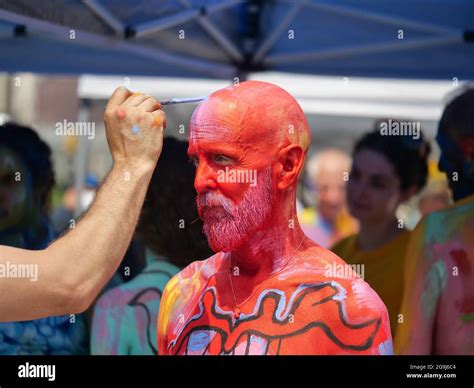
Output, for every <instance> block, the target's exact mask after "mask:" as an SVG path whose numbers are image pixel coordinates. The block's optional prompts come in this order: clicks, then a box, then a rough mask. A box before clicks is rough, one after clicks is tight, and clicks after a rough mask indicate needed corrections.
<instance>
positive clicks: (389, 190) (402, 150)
mask: <svg viewBox="0 0 474 388" xmlns="http://www.w3.org/2000/svg"><path fill="white" fill-rule="evenodd" d="M384 123H385V124H384ZM387 123H390V125H394V124H393V123H395V121H394V120H380V121H378V123H377V124H376V129H375V130H374V131H372V132H369V133H367V134H365V135H364V136H363V137H362V138H361V139H360V140H359V141H358V142H357V143H356V145H355V147H354V151H353V163H352V169H351V172H350V175H349V182H348V184H347V199H348V206H349V210H350V212H351V214H352V215H353V216H354V217H355V218H356V219H357V220H358V221H359V225H360V230H359V233H357V234H353V235H351V236H349V237H347V238H345V239H343V240H341V241H340V242H339V243H337V244H336V245H335V246H333V248H332V251H333V252H335V253H336V254H337V255H338V256H340V257H342V258H343V259H344V260H345V261H346V262H347V263H348V264H349V265H355V268H356V271H357V272H358V273H359V275H361V276H362V277H363V278H364V280H365V281H367V283H369V284H370V285H371V286H372V288H373V289H374V290H375V291H376V292H377V293H378V294H379V296H380V298H381V299H382V301H383V302H384V303H385V305H386V306H387V310H388V312H389V316H390V326H391V328H392V336H393V337H395V335H396V331H397V326H398V314H399V312H400V304H401V299H402V292H403V291H402V290H403V276H404V274H403V268H404V257H405V252H406V248H407V245H408V242H409V234H410V232H409V231H408V230H407V229H405V228H404V225H403V222H402V221H401V220H398V219H397V216H396V211H397V208H398V206H399V205H400V204H402V203H403V202H405V201H407V200H408V199H410V198H411V197H412V196H413V195H415V194H416V193H417V192H418V191H420V190H421V189H422V188H423V186H424V185H425V183H426V181H427V176H428V165H427V158H428V154H429V152H430V146H429V144H428V143H427V142H426V141H425V139H424V137H423V135H422V133H421V131H419V132H418V136H415V135H412V136H408V135H386V134H384V133H383V131H382V128H383V126H384V125H387ZM396 123H398V124H397V125H399V126H401V125H402V124H403V123H402V122H401V121H396Z"/></svg>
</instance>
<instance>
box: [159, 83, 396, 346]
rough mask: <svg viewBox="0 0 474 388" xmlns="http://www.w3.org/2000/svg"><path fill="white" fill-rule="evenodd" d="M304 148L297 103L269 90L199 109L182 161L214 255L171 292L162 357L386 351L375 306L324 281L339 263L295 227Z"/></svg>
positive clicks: (354, 289) (305, 130)
mask: <svg viewBox="0 0 474 388" xmlns="http://www.w3.org/2000/svg"><path fill="white" fill-rule="evenodd" d="M309 142H310V129H309V126H308V123H307V120H306V118H305V116H304V113H303V111H302V110H301V107H300V106H299V105H298V103H297V102H296V100H295V99H294V98H293V97H292V96H291V95H290V94H288V93H287V92H286V91H284V90H283V89H281V88H279V87H278V86H276V85H272V84H268V83H265V82H258V81H247V82H243V83H241V84H239V85H234V86H231V87H228V88H225V89H222V90H219V91H217V92H215V93H213V94H212V95H211V96H209V97H208V99H207V100H205V101H204V102H203V103H201V104H200V105H199V107H198V108H197V109H196V111H195V113H194V114H193V117H192V119H191V132H190V139H189V149H188V153H189V155H190V156H191V157H192V158H194V159H195V161H196V164H197V169H196V177H195V182H194V185H195V188H196V191H197V193H198V201H197V203H198V210H199V214H200V216H201V217H202V218H203V220H204V232H205V233H206V235H207V237H208V241H209V244H210V246H211V248H212V249H213V250H214V251H216V252H221V253H218V254H217V255H215V256H213V257H212V258H209V259H207V260H206V261H203V262H197V263H193V264H192V265H191V266H189V267H188V268H186V269H185V270H184V271H182V272H181V273H180V274H178V275H177V276H176V277H175V278H173V279H172V280H171V281H170V283H169V284H168V286H167V288H166V290H165V293H164V295H163V299H162V302H161V306H160V318H159V329H158V338H159V348H160V352H161V353H162V354H163V353H169V354H342V353H355V354H380V353H391V350H392V344H391V335H390V328H389V321H388V314H387V311H386V309H385V306H384V305H383V303H382V302H381V300H380V299H379V298H378V296H377V295H376V294H375V292H373V291H372V290H371V289H370V287H369V286H368V285H367V284H366V283H365V282H364V281H363V280H361V279H360V278H359V277H358V276H357V275H356V274H353V275H354V276H351V277H350V278H338V277H337V276H335V275H336V274H331V273H328V272H327V268H335V267H336V266H337V265H339V266H341V265H344V264H345V263H344V262H343V261H342V260H341V259H339V258H338V257H337V256H335V255H334V254H332V253H331V252H329V251H327V250H326V249H324V248H322V247H319V246H317V245H316V244H315V243H314V242H312V241H311V240H309V239H308V238H307V237H306V236H305V235H304V233H303V232H302V230H301V228H300V226H299V224H298V220H297V215H296V186H297V180H298V177H299V174H300V172H301V171H302V168H303V163H304V159H305V157H306V152H307V150H308V146H309ZM230 177H234V178H235V179H232V178H230ZM249 177H256V180H252V179H250V178H249ZM224 252H225V253H224ZM229 273H230V274H231V276H229ZM231 282H232V283H231ZM236 312H237V313H236ZM237 317H238V318H237Z"/></svg>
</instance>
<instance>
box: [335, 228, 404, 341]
mask: <svg viewBox="0 0 474 388" xmlns="http://www.w3.org/2000/svg"><path fill="white" fill-rule="evenodd" d="M409 239H410V232H409V231H408V230H406V231H403V232H401V233H400V234H399V235H398V236H397V237H396V238H394V239H393V240H392V241H390V242H388V243H387V244H385V245H384V246H382V247H380V248H378V249H374V250H370V251H363V250H361V249H359V247H358V246H357V235H355V234H354V235H352V236H349V237H346V238H345V239H344V240H342V241H340V242H339V243H337V244H336V245H334V246H333V247H332V249H331V250H332V251H333V252H334V253H335V254H336V255H338V256H339V257H341V258H342V259H343V260H344V261H346V262H347V263H348V264H356V265H357V264H359V265H360V264H363V265H364V266H363V271H364V272H363V274H361V273H360V272H361V271H357V272H358V273H359V275H363V276H364V280H365V281H366V282H367V283H369V284H370V286H371V287H372V288H373V289H374V290H375V292H377V294H378V295H379V296H380V298H381V299H382V301H383V302H384V303H385V306H386V307H387V310H388V314H389V316H390V326H391V328H392V337H393V338H395V334H396V331H397V327H398V326H399V325H398V314H400V307H401V302H402V297H403V277H404V261H405V260H404V259H405V253H406V250H407V247H408V243H409Z"/></svg>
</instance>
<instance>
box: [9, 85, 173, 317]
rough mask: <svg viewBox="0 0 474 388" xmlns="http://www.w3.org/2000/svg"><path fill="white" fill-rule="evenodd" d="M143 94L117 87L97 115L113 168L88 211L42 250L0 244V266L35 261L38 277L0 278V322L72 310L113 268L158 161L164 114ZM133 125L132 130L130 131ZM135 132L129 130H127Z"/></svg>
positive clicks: (86, 301) (89, 297)
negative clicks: (100, 117) (101, 115)
mask: <svg viewBox="0 0 474 388" xmlns="http://www.w3.org/2000/svg"><path fill="white" fill-rule="evenodd" d="M160 108H161V106H160V104H159V103H158V102H157V101H156V100H155V99H154V98H151V97H149V96H146V95H141V94H132V93H131V92H130V91H129V90H127V89H126V88H118V89H116V90H115V92H114V93H113V94H112V96H111V98H110V100H109V102H108V104H107V107H106V110H105V115H104V119H105V128H106V134H107V141H108V144H109V148H110V150H111V153H112V157H113V167H112V169H111V171H110V173H109V175H108V176H107V178H106V179H105V181H104V183H103V184H102V187H101V189H100V190H99V192H98V194H97V196H96V198H95V200H94V203H93V204H92V206H91V209H90V210H89V211H88V212H87V214H86V215H85V216H84V217H83V218H82V219H81V220H80V221H79V222H78V223H77V225H76V227H75V228H74V229H72V230H70V231H69V232H68V233H67V234H66V235H65V236H63V237H61V238H60V239H58V240H56V241H55V242H54V243H53V244H51V245H49V246H48V247H47V248H45V249H41V250H36V251H30V250H26V249H20V248H14V247H9V246H4V245H1V246H0V267H1V268H13V267H15V266H20V265H31V264H38V267H39V269H38V279H37V281H35V282H31V281H30V279H28V278H19V277H12V276H7V274H5V276H2V277H1V278H0V321H1V322H8V321H20V320H31V319H37V318H42V317H46V316H52V315H62V314H70V313H80V312H83V311H84V310H86V309H87V308H88V306H89V305H90V304H91V303H92V302H93V300H94V299H95V297H96V296H97V294H98V293H99V291H100V290H101V288H102V287H103V286H104V285H105V284H106V282H107V281H108V280H109V279H110V277H111V276H112V274H113V273H114V272H115V270H116V269H117V267H118V265H119V262H120V260H121V259H122V258H123V255H124V253H125V251H126V249H127V247H128V245H129V243H130V239H131V237H132V233H133V231H134V229H135V226H136V223H137V219H138V215H139V213H140V209H141V207H142V204H143V200H144V198H145V193H146V190H147V186H148V183H149V181H150V179H151V176H152V174H153V170H154V168H155V165H156V162H157V160H158V158H159V156H160V153H161V149H162V142H163V127H164V126H165V116H164V113H163V111H162V110H161V109H160ZM133 128H139V129H140V131H139V132H138V133H134V131H133V130H132V129H133ZM135 132H136V131H135Z"/></svg>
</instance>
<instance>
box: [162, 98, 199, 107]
mask: <svg viewBox="0 0 474 388" xmlns="http://www.w3.org/2000/svg"><path fill="white" fill-rule="evenodd" d="M206 98H207V96H204V97H189V98H171V99H169V100H163V101H160V104H161V105H174V104H186V103H191V102H200V101H202V100H205V99H206Z"/></svg>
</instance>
